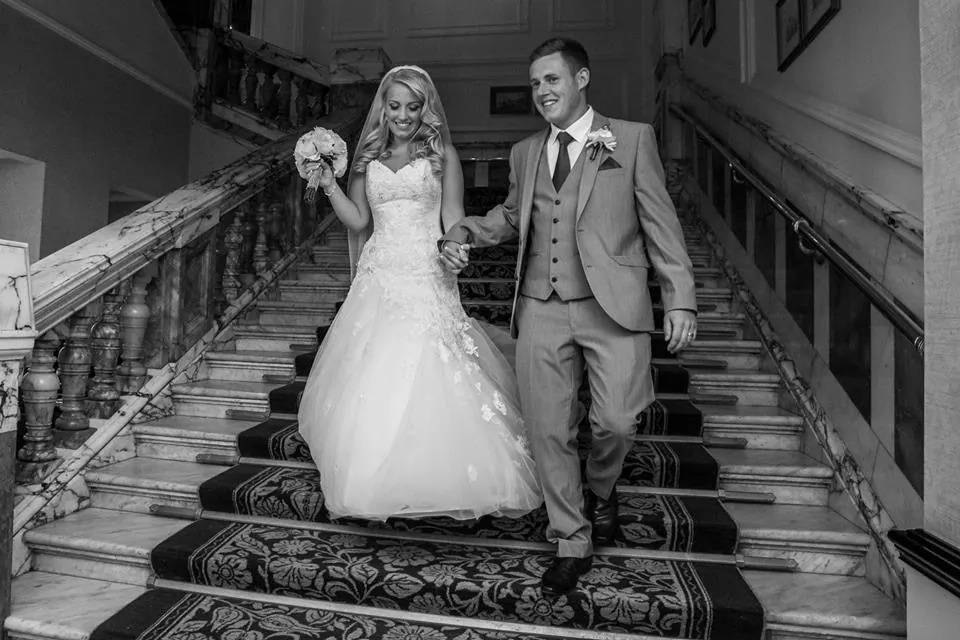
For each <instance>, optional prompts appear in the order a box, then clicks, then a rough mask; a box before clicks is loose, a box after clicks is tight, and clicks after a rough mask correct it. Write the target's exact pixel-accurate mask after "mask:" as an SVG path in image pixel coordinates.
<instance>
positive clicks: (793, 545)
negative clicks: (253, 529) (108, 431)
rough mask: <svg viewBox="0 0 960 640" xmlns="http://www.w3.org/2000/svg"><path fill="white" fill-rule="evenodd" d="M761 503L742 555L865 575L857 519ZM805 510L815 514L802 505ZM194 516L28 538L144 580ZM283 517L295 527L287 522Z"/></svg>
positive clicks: (57, 557) (130, 515) (744, 520)
mask: <svg viewBox="0 0 960 640" xmlns="http://www.w3.org/2000/svg"><path fill="white" fill-rule="evenodd" d="M737 506H745V505H737ZM752 506H759V505H752ZM760 508H761V509H765V512H764V514H759V513H753V514H751V513H749V512H745V513H744V514H739V512H736V511H735V510H730V513H731V515H733V517H734V519H735V520H736V521H737V525H738V528H739V529H740V530H741V531H746V532H748V535H746V536H744V542H743V543H741V545H740V547H738V550H737V553H738V554H740V555H746V556H749V555H750V554H749V553H746V548H747V547H748V546H749V548H750V549H756V550H757V551H758V552H760V553H762V554H763V557H768V558H789V559H796V560H798V567H797V571H805V570H809V571H810V572H811V573H823V574H830V575H862V568H863V556H864V555H865V553H866V548H867V545H868V544H869V536H865V535H864V534H862V533H861V532H859V531H858V530H856V529H855V528H853V527H852V525H849V526H846V525H845V524H844V523H845V521H843V519H842V518H840V517H839V516H837V515H836V514H834V513H833V512H830V511H829V510H828V509H826V508H820V509H819V511H818V510H816V509H814V508H812V507H799V508H798V507H793V508H789V507H775V506H772V505H762V506H760ZM803 509H805V510H807V511H810V513H802V512H799V511H800V510H803ZM735 514H739V515H740V517H738V515H735ZM189 522H190V521H189V520H181V519H177V518H164V517H159V516H156V515H153V514H150V513H144V512H137V511H123V512H120V511H116V510H113V509H104V508H101V507H91V508H88V509H84V510H82V511H78V512H76V513H74V514H71V515H70V516H68V517H67V518H64V519H63V520H60V521H57V522H54V523H51V524H50V525H45V526H42V527H38V528H37V529H34V530H32V531H30V532H29V533H28V534H27V535H26V536H25V537H24V542H25V543H26V544H27V546H28V547H29V548H30V550H31V551H32V553H33V554H34V555H33V565H34V568H35V569H37V570H40V571H50V572H52V573H61V574H65V575H77V576H82V577H89V578H95V579H101V580H112V581H116V582H122V583H125V584H139V583H140V580H144V581H146V578H147V575H144V574H143V571H144V570H146V571H147V573H148V574H149V550H150V549H153V548H154V547H155V546H156V545H157V544H158V543H159V542H161V541H163V540H164V539H166V538H167V537H168V536H170V535H172V534H174V533H176V532H177V531H179V530H180V529H181V528H183V527H184V526H186V525H187V524H189ZM278 524H280V522H279V521H278ZM283 524H284V525H286V526H291V525H292V526H297V523H295V522H289V521H283ZM798 524H800V525H801V526H802V529H801V530H800V531H798V530H796V529H791V527H794V526H796V525H798ZM811 525H812V526H811ZM816 527H822V529H818V528H816ZM388 535H390V534H388ZM450 537H451V538H453V536H450ZM865 538H866V539H865Z"/></svg>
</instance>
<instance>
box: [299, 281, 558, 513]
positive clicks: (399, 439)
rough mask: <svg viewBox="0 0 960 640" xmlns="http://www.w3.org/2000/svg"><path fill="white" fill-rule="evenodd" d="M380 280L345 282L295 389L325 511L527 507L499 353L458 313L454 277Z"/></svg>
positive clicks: (516, 429) (514, 402) (532, 486)
mask: <svg viewBox="0 0 960 640" xmlns="http://www.w3.org/2000/svg"><path fill="white" fill-rule="evenodd" d="M389 284H392V283H390V282H389V281H388V286H387V287H386V288H385V286H384V282H383V281H382V280H381V279H378V278H376V277H360V276H358V278H357V280H355V281H354V284H353V286H352V287H351V289H350V292H349V294H348V296H347V299H346V300H345V301H344V304H343V305H342V306H341V308H340V311H339V312H338V314H337V316H336V319H335V320H334V322H333V324H332V326H331V327H330V329H329V331H328V332H327V335H326V338H325V339H324V341H323V344H322V345H321V347H320V351H319V353H318V355H317V358H316V361H315V363H314V366H313V369H312V370H311V372H310V376H309V378H308V380H307V384H306V388H305V389H304V393H303V396H302V398H301V402H300V415H299V420H300V433H301V434H302V435H303V437H304V439H305V440H306V441H307V443H308V445H309V447H310V452H311V455H312V456H313V458H314V460H315V461H316V463H317V467H318V468H319V470H320V475H321V484H322V487H323V492H324V499H325V501H326V505H327V508H328V510H329V512H330V514H331V515H332V516H333V517H342V516H351V517H360V518H367V519H380V520H382V519H386V518H388V517H391V516H398V517H425V516H449V517H452V518H457V519H471V518H477V517H479V516H482V515H487V514H490V515H495V516H519V515H522V514H524V513H527V512H529V511H531V510H533V509H535V508H537V507H538V506H539V505H540V504H541V502H542V497H541V492H540V487H539V483H538V480H537V475H536V468H535V465H534V461H533V459H532V457H531V454H530V449H529V443H528V441H527V437H526V434H525V431H524V427H523V421H522V419H521V417H520V412H519V400H518V396H517V388H516V387H517V383H516V378H515V375H514V372H513V370H512V368H511V367H510V364H509V363H508V361H507V360H506V359H505V357H504V355H503V353H502V352H501V351H500V349H498V348H497V346H496V344H495V343H494V341H493V340H492V339H491V338H490V336H489V335H488V333H487V332H486V331H484V330H483V329H482V328H481V327H480V325H478V324H477V323H476V322H475V321H474V320H472V319H470V318H468V317H467V316H466V315H465V314H464V312H463V309H462V307H461V306H460V303H459V298H458V297H457V296H456V290H455V286H456V285H455V282H450V281H448V282H447V283H443V282H438V283H432V284H417V283H407V284H406V285H405V286H401V287H399V288H397V287H392V286H389ZM450 287H454V288H453V289H452V298H451V291H450ZM496 337H497V338H498V342H500V341H501V339H503V338H504V334H503V333H502V332H500V333H498V334H496ZM503 342H504V344H509V336H506V339H505V340H503Z"/></svg>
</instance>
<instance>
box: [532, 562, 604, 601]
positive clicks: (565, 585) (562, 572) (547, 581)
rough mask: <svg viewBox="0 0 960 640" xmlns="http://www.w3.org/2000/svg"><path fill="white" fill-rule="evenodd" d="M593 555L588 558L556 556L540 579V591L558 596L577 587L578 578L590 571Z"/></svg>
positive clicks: (547, 594) (551, 596) (551, 595)
mask: <svg viewBox="0 0 960 640" xmlns="http://www.w3.org/2000/svg"><path fill="white" fill-rule="evenodd" d="M591 566H593V556H587V557H586V558H554V559H553V562H552V563H551V564H550V566H549V567H548V568H547V570H546V571H544V572H543V577H542V578H541V579H540V592H541V593H542V594H543V595H544V596H546V597H550V598H553V597H557V596H562V595H564V594H567V593H570V592H571V591H573V590H574V589H576V588H577V580H578V579H579V578H580V576H582V575H583V574H585V573H586V572H587V571H590V567H591Z"/></svg>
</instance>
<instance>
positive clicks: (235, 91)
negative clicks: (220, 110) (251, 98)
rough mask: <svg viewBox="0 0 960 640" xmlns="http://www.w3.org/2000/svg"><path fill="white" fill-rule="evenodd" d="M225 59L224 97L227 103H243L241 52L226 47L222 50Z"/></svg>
mask: <svg viewBox="0 0 960 640" xmlns="http://www.w3.org/2000/svg"><path fill="white" fill-rule="evenodd" d="M222 55H223V57H225V58H226V59H227V89H226V95H225V98H226V100H227V102H228V103H229V104H232V105H237V104H242V103H243V95H244V88H243V52H242V51H238V50H237V49H227V50H225V51H223V52H222Z"/></svg>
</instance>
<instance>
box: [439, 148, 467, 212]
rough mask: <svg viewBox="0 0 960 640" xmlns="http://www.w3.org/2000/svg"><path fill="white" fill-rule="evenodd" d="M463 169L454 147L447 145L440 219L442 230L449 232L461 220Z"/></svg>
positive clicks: (444, 159)
mask: <svg viewBox="0 0 960 640" xmlns="http://www.w3.org/2000/svg"><path fill="white" fill-rule="evenodd" d="M463 216H464V213H463V168H462V167H461V166H460V156H459V154H457V150H456V149H455V148H454V146H453V145H452V144H451V145H447V147H446V149H445V150H444V158H443V198H442V200H441V203H440V218H441V220H442V221H443V230H444V231H449V230H450V229H452V228H453V227H454V226H456V224H457V223H458V222H460V221H461V220H463Z"/></svg>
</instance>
